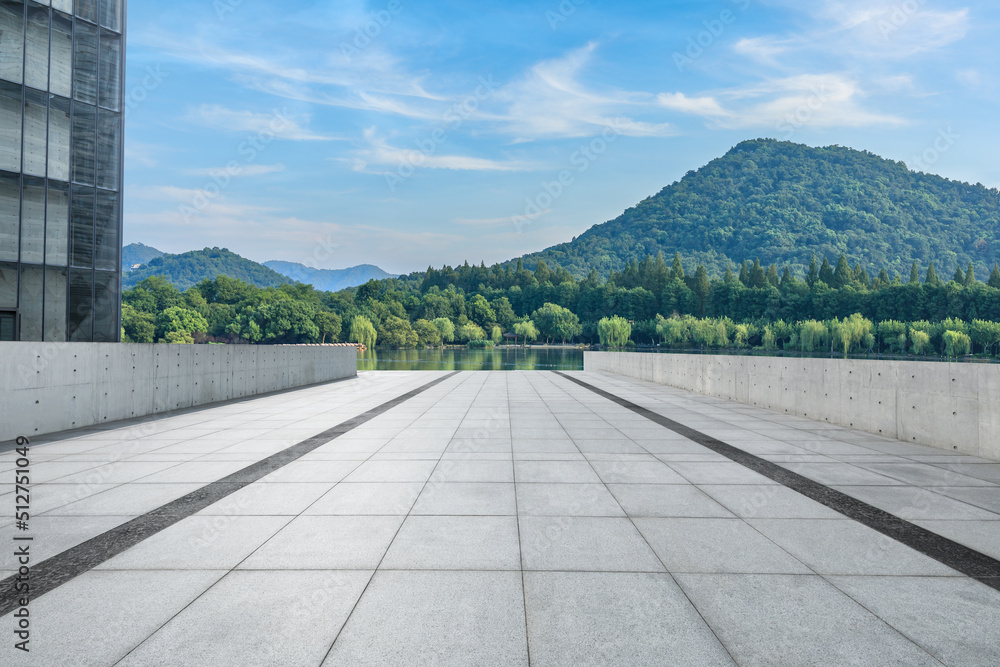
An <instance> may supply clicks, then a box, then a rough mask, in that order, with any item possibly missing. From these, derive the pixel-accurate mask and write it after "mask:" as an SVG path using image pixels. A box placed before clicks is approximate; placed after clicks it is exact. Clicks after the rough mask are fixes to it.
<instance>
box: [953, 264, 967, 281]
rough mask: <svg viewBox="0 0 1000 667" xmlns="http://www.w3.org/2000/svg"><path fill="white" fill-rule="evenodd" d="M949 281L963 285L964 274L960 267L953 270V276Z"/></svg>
mask: <svg viewBox="0 0 1000 667" xmlns="http://www.w3.org/2000/svg"><path fill="white" fill-rule="evenodd" d="M951 279H952V280H954V281H955V282H956V283H958V284H959V285H964V284H965V274H964V273H962V267H960V266H959V267H956V268H955V275H954V276H952V278H951Z"/></svg>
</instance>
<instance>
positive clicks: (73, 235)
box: [70, 185, 94, 267]
mask: <svg viewBox="0 0 1000 667" xmlns="http://www.w3.org/2000/svg"><path fill="white" fill-rule="evenodd" d="M70 206H71V209H70V210H71V213H70V223H71V225H70V243H71V248H70V264H72V265H73V266H84V267H92V266H94V189H93V188H85V187H83V186H80V185H74V186H73V201H72V202H71V203H70Z"/></svg>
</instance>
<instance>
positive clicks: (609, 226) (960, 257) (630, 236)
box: [523, 139, 1000, 278]
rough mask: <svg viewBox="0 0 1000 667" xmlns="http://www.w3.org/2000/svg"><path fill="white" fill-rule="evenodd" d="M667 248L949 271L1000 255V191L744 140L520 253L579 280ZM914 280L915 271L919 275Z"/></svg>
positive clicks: (842, 151) (847, 153) (690, 265)
mask: <svg viewBox="0 0 1000 667" xmlns="http://www.w3.org/2000/svg"><path fill="white" fill-rule="evenodd" d="M659 252H663V253H664V255H665V256H666V257H667V260H668V261H669V260H670V258H671V257H672V256H673V255H674V253H675V252H680V253H681V255H682V256H683V258H684V265H685V269H687V270H689V271H693V270H694V268H695V267H696V266H697V265H698V264H704V265H705V266H706V267H707V268H708V270H709V272H710V273H713V274H715V275H721V274H722V273H724V272H725V269H726V266H727V265H728V264H732V265H739V264H740V263H742V261H743V260H744V259H749V260H751V261H752V260H753V259H754V258H760V261H761V263H762V264H763V265H764V266H767V265H769V264H778V265H784V264H786V263H787V264H790V265H791V266H792V269H793V271H795V272H796V273H798V274H799V275H804V274H805V272H806V267H807V266H808V264H809V260H810V257H811V256H812V253H813V252H815V253H816V254H817V256H820V257H822V256H827V257H829V258H830V261H831V262H836V259H837V257H839V256H840V255H841V254H844V255H846V256H847V259H848V260H849V261H850V263H851V265H852V266H853V265H854V264H855V263H856V262H860V263H861V264H862V265H863V266H866V267H868V268H869V269H872V268H874V270H875V271H878V270H880V269H882V268H883V267H884V268H886V269H889V270H890V271H896V272H898V273H901V274H903V276H904V278H905V277H907V276H908V275H909V272H910V267H911V265H912V263H913V261H914V260H917V261H918V262H919V263H920V265H921V267H922V269H923V268H926V267H927V265H928V263H929V262H930V261H931V260H933V261H934V263H935V265H936V267H937V270H938V273H939V274H940V275H942V276H950V275H951V274H952V273H953V272H954V271H955V269H956V268H957V267H961V268H962V269H963V270H964V269H965V268H966V267H968V265H969V262H972V263H973V264H974V266H975V269H976V274H977V275H981V276H986V275H988V274H989V271H990V269H991V268H992V267H993V264H994V262H996V261H998V260H1000V192H998V191H997V190H996V189H989V188H986V187H984V186H982V185H981V184H976V185H970V184H968V183H959V182H956V181H951V180H948V179H946V178H942V177H940V176H934V175H931V174H925V173H917V172H913V171H910V170H909V169H908V168H907V167H906V165H905V164H903V163H902V162H893V161H892V160H886V159H883V158H880V157H878V156H877V155H874V154H872V153H869V152H867V151H856V150H852V149H850V148H844V147H841V146H828V147H825V148H811V147H809V146H803V145H801V144H794V143H790V142H782V141H776V140H771V139H758V140H754V141H746V142H743V143H741V144H739V145H738V146H736V147H735V148H733V149H732V150H731V151H729V152H728V153H727V154H726V155H725V156H723V157H721V158H718V159H716V160H713V161H712V162H710V163H709V164H707V165H706V166H704V167H702V168H701V169H699V170H698V171H690V172H688V173H687V175H685V176H684V178H682V179H681V180H680V181H678V182H676V183H674V184H672V185H670V186H668V187H666V188H664V189H663V190H661V191H660V192H659V194H657V195H655V196H653V197H650V198H648V199H646V200H645V201H643V202H641V203H640V204H638V205H637V206H635V207H633V208H630V209H628V210H627V211H625V212H624V213H623V214H622V215H621V216H619V217H618V218H616V219H614V220H611V221H610V222H606V223H604V224H600V225H595V226H594V227H591V228H590V229H589V230H587V231H586V232H585V233H583V234H582V235H580V236H579V237H577V238H575V239H574V240H573V241H571V242H569V243H562V244H560V245H556V246H553V247H551V248H548V249H546V250H543V251H541V252H537V253H533V254H530V255H525V256H524V257H523V260H524V263H525V265H526V266H529V267H532V266H534V265H535V264H536V263H537V261H538V260H545V263H546V264H547V265H548V266H549V268H555V267H562V268H564V269H566V270H568V271H570V272H572V273H573V274H575V275H577V276H585V275H587V273H588V272H589V271H590V270H591V269H592V268H595V269H597V271H598V272H599V273H601V274H602V275H607V274H609V273H610V272H611V271H612V270H614V271H622V270H623V269H624V268H625V265H626V263H627V262H629V261H630V260H636V259H642V258H644V257H645V256H646V255H652V256H654V257H655V256H656V254H657V253H659ZM921 275H922V273H921Z"/></svg>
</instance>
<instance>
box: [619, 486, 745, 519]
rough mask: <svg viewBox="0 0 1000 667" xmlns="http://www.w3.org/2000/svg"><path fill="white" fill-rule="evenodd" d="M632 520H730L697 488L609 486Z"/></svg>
mask: <svg viewBox="0 0 1000 667" xmlns="http://www.w3.org/2000/svg"><path fill="white" fill-rule="evenodd" d="M608 489H609V490H610V491H611V493H613V494H614V496H615V498H616V499H617V500H618V503H619V504H620V505H621V506H622V508H623V509H624V510H625V512H626V513H627V514H628V515H629V516H631V517H732V516H733V514H732V512H730V511H729V510H727V509H726V508H725V507H723V506H722V505H720V504H719V503H717V502H716V501H714V500H712V498H710V497H709V496H707V495H706V494H705V493H704V492H702V491H701V490H699V489H698V488H697V487H694V486H690V485H680V484H609V485H608Z"/></svg>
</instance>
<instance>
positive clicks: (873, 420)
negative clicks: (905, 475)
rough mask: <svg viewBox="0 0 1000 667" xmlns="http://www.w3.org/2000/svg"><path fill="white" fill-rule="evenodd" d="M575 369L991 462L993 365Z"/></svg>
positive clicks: (999, 376)
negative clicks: (623, 377)
mask: <svg viewBox="0 0 1000 667" xmlns="http://www.w3.org/2000/svg"><path fill="white" fill-rule="evenodd" d="M584 368H586V369H587V370H588V371H603V372H607V373H615V374H617V375H624V376H627V377H632V378H637V379H640V380H646V381H649V382H655V383H658V384H663V385H668V386H671V387H677V388H679V389H686V390H688V391H693V392H697V393H700V394H705V395H707V396H715V397H718V398H723V399H726V400H731V401H736V402H740V403H745V404H747V405H754V406H757V407H762V408H766V409H769V410H775V411H777V412H782V413H788V414H795V415H799V416H802V417H808V418H810V419H815V420H817V421H821V422H829V423H831V424H837V425H840V426H846V427H849V428H855V429H858V430H861V431H867V432H869V433H874V434H877V435H882V436H886V437H890V438H897V439H899V440H905V441H907V442H913V443H918V444H922V445H930V446H932V447H939V448H941V449H944V450H948V451H953V452H961V453H963V454H971V455H973V456H980V457H983V458H987V459H993V460H1000V365H996V364H988V365H987V364H957V363H928V362H916V361H873V360H856V359H850V360H844V359H791V358H782V357H740V356H724V355H684V354H637V353H629V352H585V353H584Z"/></svg>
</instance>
